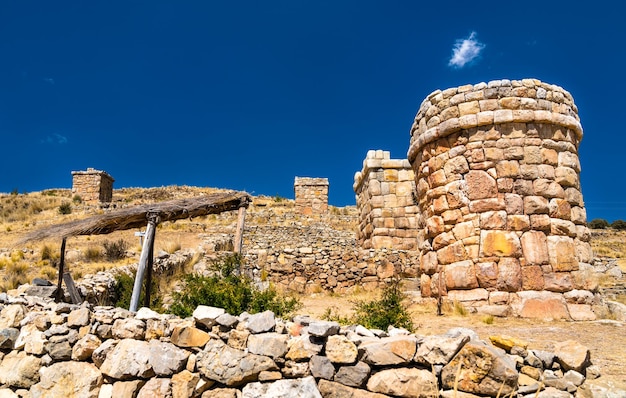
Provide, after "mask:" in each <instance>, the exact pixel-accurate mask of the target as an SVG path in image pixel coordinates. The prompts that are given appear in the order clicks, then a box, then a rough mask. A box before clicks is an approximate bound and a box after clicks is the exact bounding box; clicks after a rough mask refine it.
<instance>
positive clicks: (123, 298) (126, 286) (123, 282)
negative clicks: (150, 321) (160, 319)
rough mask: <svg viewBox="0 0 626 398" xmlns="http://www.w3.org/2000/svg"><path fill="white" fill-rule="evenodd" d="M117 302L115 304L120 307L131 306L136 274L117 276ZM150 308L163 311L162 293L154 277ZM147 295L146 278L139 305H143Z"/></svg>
mask: <svg viewBox="0 0 626 398" xmlns="http://www.w3.org/2000/svg"><path fill="white" fill-rule="evenodd" d="M115 281H116V284H115V303H114V305H115V306H116V307H119V308H129V307H130V299H131V298H132V295H133V288H134V287H135V275H128V274H119V275H118V276H116V277H115ZM150 286H151V288H150V309H152V310H154V311H157V312H161V311H163V308H162V301H161V294H160V292H159V290H158V283H157V281H156V280H155V279H154V278H153V279H152V283H151V284H150ZM145 297H146V281H145V280H144V282H143V286H142V287H141V292H140V294H139V307H143V304H144V300H145Z"/></svg>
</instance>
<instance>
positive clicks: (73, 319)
mask: <svg viewBox="0 0 626 398" xmlns="http://www.w3.org/2000/svg"><path fill="white" fill-rule="evenodd" d="M90 317H91V312H90V311H89V308H86V307H80V308H78V309H76V310H74V311H72V312H70V313H69V314H68V315H67V326H69V327H71V328H78V327H81V326H86V325H88V324H89V319H90Z"/></svg>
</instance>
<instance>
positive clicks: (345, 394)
mask: <svg viewBox="0 0 626 398" xmlns="http://www.w3.org/2000/svg"><path fill="white" fill-rule="evenodd" d="M317 386H318V388H319V391H320V393H321V394H322V397H324V398H388V396H387V395H383V394H378V393H375V392H369V391H367V390H362V389H359V388H352V387H348V386H344V385H343V384H340V383H335V382H332V381H328V380H323V379H322V380H320V381H319V382H318V385H317Z"/></svg>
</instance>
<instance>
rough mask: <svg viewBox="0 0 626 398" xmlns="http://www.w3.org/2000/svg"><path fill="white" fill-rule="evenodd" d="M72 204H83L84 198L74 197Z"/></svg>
mask: <svg viewBox="0 0 626 398" xmlns="http://www.w3.org/2000/svg"><path fill="white" fill-rule="evenodd" d="M72 202H74V204H77V205H79V204H81V203H83V198H81V197H80V195H74V197H73V198H72Z"/></svg>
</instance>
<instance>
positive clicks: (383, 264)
mask: <svg viewBox="0 0 626 398" xmlns="http://www.w3.org/2000/svg"><path fill="white" fill-rule="evenodd" d="M243 253H244V258H245V263H246V267H247V269H248V271H249V272H251V273H252V275H253V276H254V277H255V279H256V280H261V281H269V282H272V283H274V284H275V285H276V286H277V287H278V288H279V289H284V290H289V291H295V292H299V293H313V292H320V291H332V292H336V293H344V292H347V291H350V290H352V289H354V288H355V287H357V286H360V287H362V288H364V289H366V290H374V289H376V288H378V287H381V286H383V285H384V283H385V282H387V281H389V280H390V279H391V278H392V277H394V276H396V275H397V276H401V277H405V278H415V277H417V270H418V263H417V261H418V255H417V253H416V252H410V251H404V250H391V249H381V250H373V249H372V250H363V249H359V248H358V247H357V245H356V242H355V238H354V232H353V231H337V230H333V229H331V228H328V226H327V225H325V224H323V223H317V224H313V225H307V226H306V227H304V226H298V225H294V226H253V227H246V229H245V232H244V248H243Z"/></svg>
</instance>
